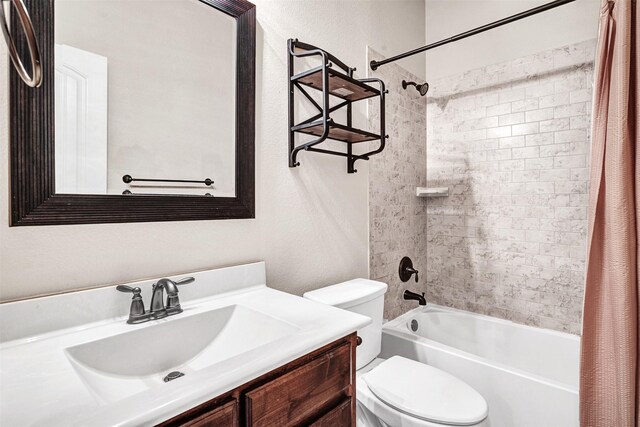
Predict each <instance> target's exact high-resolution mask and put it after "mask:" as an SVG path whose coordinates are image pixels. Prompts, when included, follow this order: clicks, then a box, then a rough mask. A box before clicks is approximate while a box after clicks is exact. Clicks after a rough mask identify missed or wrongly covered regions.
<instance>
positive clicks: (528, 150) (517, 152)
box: [511, 147, 540, 159]
mask: <svg viewBox="0 0 640 427" xmlns="http://www.w3.org/2000/svg"><path fill="white" fill-rule="evenodd" d="M539 156H540V148H538V147H523V148H513V149H512V150H511V157H512V158H514V159H530V158H535V157H539Z"/></svg>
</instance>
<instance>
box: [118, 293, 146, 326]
mask: <svg viewBox="0 0 640 427" xmlns="http://www.w3.org/2000/svg"><path fill="white" fill-rule="evenodd" d="M116 289H117V290H118V291H120V292H131V293H132V294H133V298H131V307H130V308H129V320H127V323H129V324H134V323H141V322H143V321H145V320H146V319H147V317H146V316H145V315H146V312H145V309H144V302H143V301H142V296H141V295H140V293H141V292H142V290H141V289H140V288H138V287H135V288H132V287H131V286H127V285H118V286H116Z"/></svg>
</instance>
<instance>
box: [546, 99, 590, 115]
mask: <svg viewBox="0 0 640 427" xmlns="http://www.w3.org/2000/svg"><path fill="white" fill-rule="evenodd" d="M586 113H587V104H586V103H585V102H580V103H576V104H570V105H560V106H558V107H555V109H554V111H553V117H554V118H556V119H560V118H563V117H572V116H582V115H584V114H586Z"/></svg>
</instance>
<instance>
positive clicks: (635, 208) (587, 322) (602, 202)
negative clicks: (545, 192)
mask: <svg viewBox="0 0 640 427" xmlns="http://www.w3.org/2000/svg"><path fill="white" fill-rule="evenodd" d="M638 16H639V14H638V8H637V3H636V0H613V1H606V0H605V1H603V2H602V9H601V15H600V32H599V38H598V50H597V54H596V80H595V87H594V104H593V107H594V108H593V125H592V153H591V175H590V185H591V187H590V192H589V238H588V248H587V264H586V282H585V301H584V314H583V326H582V328H583V329H582V352H581V367H580V371H581V372H580V424H581V426H582V427H592V426H594V427H595V426H597V427H605V426H606V427H632V426H638V425H640V416H639V414H640V394H639V381H640V370H639V361H640V359H639V357H638V343H639V337H638V334H639V333H640V329H639V317H638V314H639V311H638V292H639V291H638V277H639V271H640V270H639V269H640V261H639V258H638V257H639V255H640V254H639V252H638V244H639V242H640V141H639V138H640V134H639V132H640V123H639V110H640V95H639V93H638V80H639V71H638V61H639V60H638V55H640V49H639V48H638V43H639V40H638V22H639V21H640V20H639V19H638Z"/></svg>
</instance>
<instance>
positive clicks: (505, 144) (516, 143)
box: [500, 136, 525, 148]
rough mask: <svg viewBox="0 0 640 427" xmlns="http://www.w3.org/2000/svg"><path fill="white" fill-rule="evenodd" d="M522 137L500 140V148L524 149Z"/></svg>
mask: <svg viewBox="0 0 640 427" xmlns="http://www.w3.org/2000/svg"><path fill="white" fill-rule="evenodd" d="M524 143H525V140H524V136H510V137H506V138H500V148H514V147H524Z"/></svg>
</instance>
